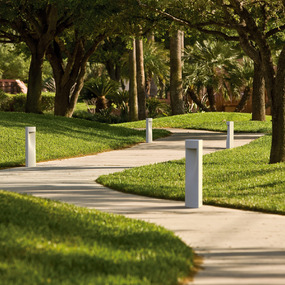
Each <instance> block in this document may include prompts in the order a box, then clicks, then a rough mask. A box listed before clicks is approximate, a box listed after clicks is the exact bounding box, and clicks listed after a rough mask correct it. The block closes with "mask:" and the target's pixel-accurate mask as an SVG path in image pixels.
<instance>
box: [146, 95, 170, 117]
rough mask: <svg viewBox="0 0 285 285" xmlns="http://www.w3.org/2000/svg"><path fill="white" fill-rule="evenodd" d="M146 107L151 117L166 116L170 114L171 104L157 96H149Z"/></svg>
mask: <svg viewBox="0 0 285 285" xmlns="http://www.w3.org/2000/svg"><path fill="white" fill-rule="evenodd" d="M146 108H147V110H148V117H149V118H159V117H166V116H169V115H170V112H171V111H170V106H169V105H168V104H166V103H163V102H161V101H159V100H158V99H156V98H149V99H147V100H146Z"/></svg>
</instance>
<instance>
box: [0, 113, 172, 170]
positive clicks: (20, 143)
mask: <svg viewBox="0 0 285 285" xmlns="http://www.w3.org/2000/svg"><path fill="white" fill-rule="evenodd" d="M26 126H35V127H36V128H37V129H36V130H37V131H36V153H37V161H45V160H52V159H58V158H67V157H74V156H83V155H87V154H95V153H99V152H103V151H108V150H112V149H120V148H124V147H127V146H130V145H133V144H137V143H139V142H144V141H145V131H138V130H134V129H128V128H125V127H120V126H110V125H108V124H102V123H97V122H90V121H86V120H80V119H73V118H63V117H55V116H53V115H36V114H25V113H11V112H0V168H5V167H12V166H19V165H23V164H24V163H25V127H26ZM166 135H168V132H167V131H165V130H154V137H156V138H157V137H161V136H166Z"/></svg>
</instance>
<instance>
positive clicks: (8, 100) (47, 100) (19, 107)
mask: <svg viewBox="0 0 285 285" xmlns="http://www.w3.org/2000/svg"><path fill="white" fill-rule="evenodd" d="M26 100H27V95H26V94H23V93H19V94H16V95H13V94H7V93H4V92H3V91H2V92H1V93H0V111H5V112H24V111H25V105H26ZM41 107H42V111H43V112H50V111H53V109H54V93H51V92H45V93H43V95H42V106H41Z"/></svg>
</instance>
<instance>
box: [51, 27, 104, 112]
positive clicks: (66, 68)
mask: <svg viewBox="0 0 285 285" xmlns="http://www.w3.org/2000/svg"><path fill="white" fill-rule="evenodd" d="M73 36H74V38H73V45H69V47H70V49H68V48H67V47H66V45H65V44H64V42H63V41H62V40H61V39H59V38H57V39H55V40H54V41H53V44H52V45H50V46H49V49H48V51H47V57H48V60H49V62H50V64H51V66H52V68H53V74H54V78H55V83H56V93H55V106H54V114H55V115H57V116H65V117H71V116H72V114H73V111H74V108H75V105H76V103H77V99H78V96H79V93H80V91H81V89H82V87H83V85H84V76H85V72H86V65H87V61H88V59H89V57H90V56H91V55H92V53H93V52H94V51H95V50H96V48H97V46H98V45H99V44H100V42H101V41H102V40H103V38H104V35H103V34H102V35H98V36H97V37H95V38H94V39H93V43H92V44H90V45H89V46H88V45H86V44H85V43H86V38H85V37H83V36H82V37H78V36H77V32H76V31H74V33H73ZM65 55H67V59H66V58H65ZM66 60H67V63H66V64H65V61H66Z"/></svg>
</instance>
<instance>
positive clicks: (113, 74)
mask: <svg viewBox="0 0 285 285" xmlns="http://www.w3.org/2000/svg"><path fill="white" fill-rule="evenodd" d="M105 66H106V69H107V72H108V74H109V76H110V78H111V79H112V80H114V81H117V82H120V81H121V66H120V65H119V64H117V63H114V62H113V61H111V60H107V61H106V63H105Z"/></svg>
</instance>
